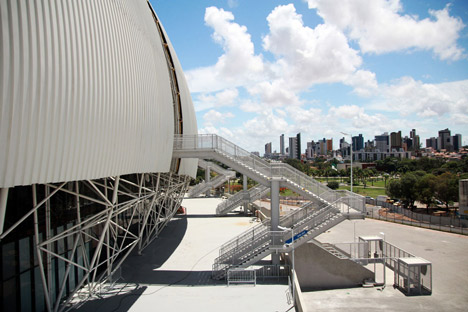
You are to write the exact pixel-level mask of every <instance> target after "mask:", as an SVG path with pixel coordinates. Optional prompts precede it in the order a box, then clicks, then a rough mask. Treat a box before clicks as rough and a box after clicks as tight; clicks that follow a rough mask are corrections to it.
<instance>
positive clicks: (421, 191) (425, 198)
mask: <svg viewBox="0 0 468 312" xmlns="http://www.w3.org/2000/svg"><path fill="white" fill-rule="evenodd" d="M435 184H436V177H435V176H434V175H433V174H431V173H428V174H426V175H424V176H423V177H422V178H421V179H419V181H418V185H417V190H418V199H419V201H420V202H421V203H423V204H425V205H426V209H427V213H429V207H430V205H431V204H433V203H434V192H435Z"/></svg>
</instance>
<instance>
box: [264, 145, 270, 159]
mask: <svg viewBox="0 0 468 312" xmlns="http://www.w3.org/2000/svg"><path fill="white" fill-rule="evenodd" d="M270 156H271V142H270V143H267V144H265V155H264V157H270Z"/></svg>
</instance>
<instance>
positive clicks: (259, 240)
mask: <svg viewBox="0 0 468 312" xmlns="http://www.w3.org/2000/svg"><path fill="white" fill-rule="evenodd" d="M338 201H341V199H339V200H338ZM337 206H340V205H339V203H338V202H337V203H331V204H330V205H326V206H322V207H318V208H315V209H314V208H313V207H311V206H308V207H305V208H300V209H297V210H294V211H292V212H291V213H289V214H288V215H286V216H284V217H282V218H281V219H280V228H283V229H284V230H280V231H271V230H270V220H265V221H264V222H262V223H260V224H259V225H257V226H255V227H254V228H252V229H250V230H248V231H246V232H244V233H242V234H241V235H239V236H237V237H235V238H233V239H232V240H230V241H229V242H227V243H226V244H224V245H223V246H221V248H220V255H219V257H218V258H216V259H215V263H214V265H213V272H212V277H213V278H214V279H222V278H224V277H225V276H226V274H227V271H228V270H229V269H231V268H242V267H248V266H250V265H252V264H254V263H256V262H257V261H259V260H261V259H263V258H265V257H266V256H268V255H269V254H272V253H276V252H277V253H283V252H290V251H291V250H292V249H294V248H297V247H299V246H301V245H302V244H304V243H306V242H307V241H309V240H311V239H313V238H314V237H316V236H318V235H320V234H321V233H323V232H325V231H327V230H328V229H330V228H332V227H333V226H335V225H337V224H339V223H340V222H342V221H344V220H346V219H347V215H346V212H343V211H340V210H339V209H337V208H336V207H337ZM291 228H292V230H291Z"/></svg>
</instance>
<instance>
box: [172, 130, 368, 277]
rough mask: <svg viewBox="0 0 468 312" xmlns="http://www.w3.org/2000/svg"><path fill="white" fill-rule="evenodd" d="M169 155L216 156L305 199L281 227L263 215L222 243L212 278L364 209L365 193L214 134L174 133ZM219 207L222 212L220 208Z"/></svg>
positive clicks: (292, 245) (280, 250) (282, 249)
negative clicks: (342, 188) (333, 183)
mask: <svg viewBox="0 0 468 312" xmlns="http://www.w3.org/2000/svg"><path fill="white" fill-rule="evenodd" d="M173 157H175V158H199V159H215V160H217V161H219V162H221V163H223V164H225V165H227V166H228V167H230V168H232V169H233V170H235V171H237V172H239V173H241V174H244V175H246V176H248V177H250V178H251V179H253V180H255V181H257V182H258V183H260V184H262V185H264V186H265V187H267V188H271V186H272V185H273V181H275V182H276V183H275V185H276V186H278V184H279V185H280V186H281V187H287V188H289V189H291V190H292V191H294V192H296V193H298V194H301V195H303V196H304V197H305V198H307V199H309V200H310V203H309V204H307V205H304V206H303V207H301V208H299V209H297V210H294V211H291V212H290V213H289V214H287V215H286V216H283V217H282V218H280V220H279V228H281V229H282V230H278V231H272V230H271V224H270V221H269V220H265V221H264V222H262V223H261V224H259V225H257V226H255V227H253V228H252V229H250V230H248V231H246V232H244V233H243V234H241V235H239V236H237V237H235V238H234V239H232V240H230V241H229V242H227V243H226V244H224V245H223V246H221V248H220V253H219V257H218V258H216V260H215V263H214V264H213V272H212V277H213V278H215V279H221V278H223V277H225V276H226V274H227V271H228V270H229V269H231V268H241V267H247V266H249V265H251V264H254V263H255V262H257V261H259V260H261V259H263V258H264V257H266V256H267V255H269V254H272V253H283V252H290V251H291V250H292V249H293V248H296V247H298V246H300V245H302V244H303V243H305V242H307V241H309V240H311V239H312V238H314V237H316V236H318V235H319V234H321V233H323V232H324V231H326V230H328V229H330V228H331V227H333V226H335V225H336V224H338V223H340V222H342V221H343V220H345V219H347V218H349V219H351V218H364V215H365V200H364V197H362V196H360V195H357V194H354V193H351V192H348V191H334V190H332V189H330V188H328V187H326V186H325V185H323V184H321V183H320V182H318V181H316V180H314V179H313V178H312V177H310V176H308V175H306V174H304V173H302V172H301V171H299V170H297V169H295V168H293V167H291V166H290V165H288V164H285V163H281V162H271V163H270V162H267V161H266V160H264V159H261V158H260V157H257V156H255V155H253V154H251V153H249V152H248V151H246V150H244V149H242V148H240V147H239V146H237V145H235V144H234V143H232V142H229V141H228V140H225V139H223V138H222V137H219V136H217V135H214V134H209V135H208V134H204V135H180V136H175V138H174V147H173ZM238 196H239V198H240V197H243V196H245V193H244V194H243V195H238ZM238 200H245V197H244V198H240V199H238ZM226 210H227V209H226ZM219 211H220V212H221V211H223V212H224V208H223V209H222V210H221V208H220V210H219Z"/></svg>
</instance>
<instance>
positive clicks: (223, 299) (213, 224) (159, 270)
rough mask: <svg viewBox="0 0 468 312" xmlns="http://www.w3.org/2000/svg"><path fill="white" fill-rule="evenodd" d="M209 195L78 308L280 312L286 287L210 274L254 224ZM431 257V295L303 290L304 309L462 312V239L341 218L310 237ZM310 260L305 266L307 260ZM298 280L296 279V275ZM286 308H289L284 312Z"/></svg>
mask: <svg viewBox="0 0 468 312" xmlns="http://www.w3.org/2000/svg"><path fill="white" fill-rule="evenodd" d="M219 202H220V200H219V199H214V198H208V199H205V198H198V199H185V200H184V201H183V206H184V207H186V208H187V215H186V216H180V217H179V216H178V217H176V218H174V219H173V220H172V221H171V222H170V223H169V224H168V226H167V228H166V229H165V230H164V231H163V232H162V233H161V235H160V237H159V238H158V239H157V240H155V241H154V242H153V243H152V244H151V245H150V246H148V247H147V248H146V249H145V250H144V254H143V255H141V256H139V255H136V254H132V255H131V256H130V257H129V258H128V259H127V260H126V261H125V263H124V264H123V267H122V277H123V278H122V279H121V280H119V281H118V283H117V284H116V285H115V291H114V292H115V293H116V294H114V295H113V296H106V295H103V298H101V299H93V300H89V301H88V302H87V303H86V304H84V305H82V306H81V307H78V308H77V309H76V310H78V311H96V310H100V311H101V312H104V311H146V310H153V311H287V310H289V309H290V308H291V305H289V304H288V303H287V300H286V291H287V285H285V284H282V283H277V281H276V280H273V281H271V283H260V284H257V286H250V285H237V286H229V287H228V286H227V285H226V282H225V281H214V280H212V279H211V278H210V276H211V266H212V264H213V262H214V259H215V258H216V257H217V256H218V251H219V246H220V245H222V244H223V243H225V242H227V241H228V240H230V239H232V238H233V237H235V236H236V235H238V234H240V233H241V232H243V231H245V230H247V229H249V228H251V227H253V226H255V224H256V222H254V221H253V220H252V218H250V217H245V216H242V215H240V214H235V213H234V214H229V215H228V216H226V217H217V216H215V208H216V205H217V204H218V203H219ZM380 232H383V233H385V239H386V240H387V241H388V242H390V243H392V244H394V245H396V246H397V247H399V248H402V249H404V250H406V251H408V252H410V253H412V254H414V255H416V256H418V257H422V258H425V259H427V260H429V261H431V262H432V267H433V272H432V273H433V275H432V276H433V277H432V278H433V280H432V288H433V293H432V295H431V296H411V297H407V296H405V295H404V294H403V293H401V292H400V291H399V290H396V289H394V288H393V287H392V286H393V272H392V271H391V270H389V269H387V270H386V273H387V274H386V276H387V285H386V287H385V288H382V287H376V288H361V287H358V288H348V289H336V290H323V291H312V292H304V293H303V294H302V298H303V302H302V305H303V307H304V308H305V310H306V311H362V310H366V309H372V310H379V311H466V310H467V309H468V296H467V294H468V265H466V264H467V263H468V237H466V236H461V235H458V234H450V233H445V232H438V231H433V230H427V229H422V228H417V227H410V226H405V225H400V224H394V223H389V222H384V221H377V220H372V219H366V220H356V221H344V222H342V223H341V224H339V225H337V226H335V227H333V228H332V229H330V230H329V231H327V232H325V233H323V234H321V235H320V236H318V237H317V240H319V241H321V242H327V243H332V244H333V243H344V242H353V241H354V237H358V236H369V235H381V234H379V233H380ZM311 265H313V264H311ZM299 279H300V276H299ZM290 311H291V310H290Z"/></svg>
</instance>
